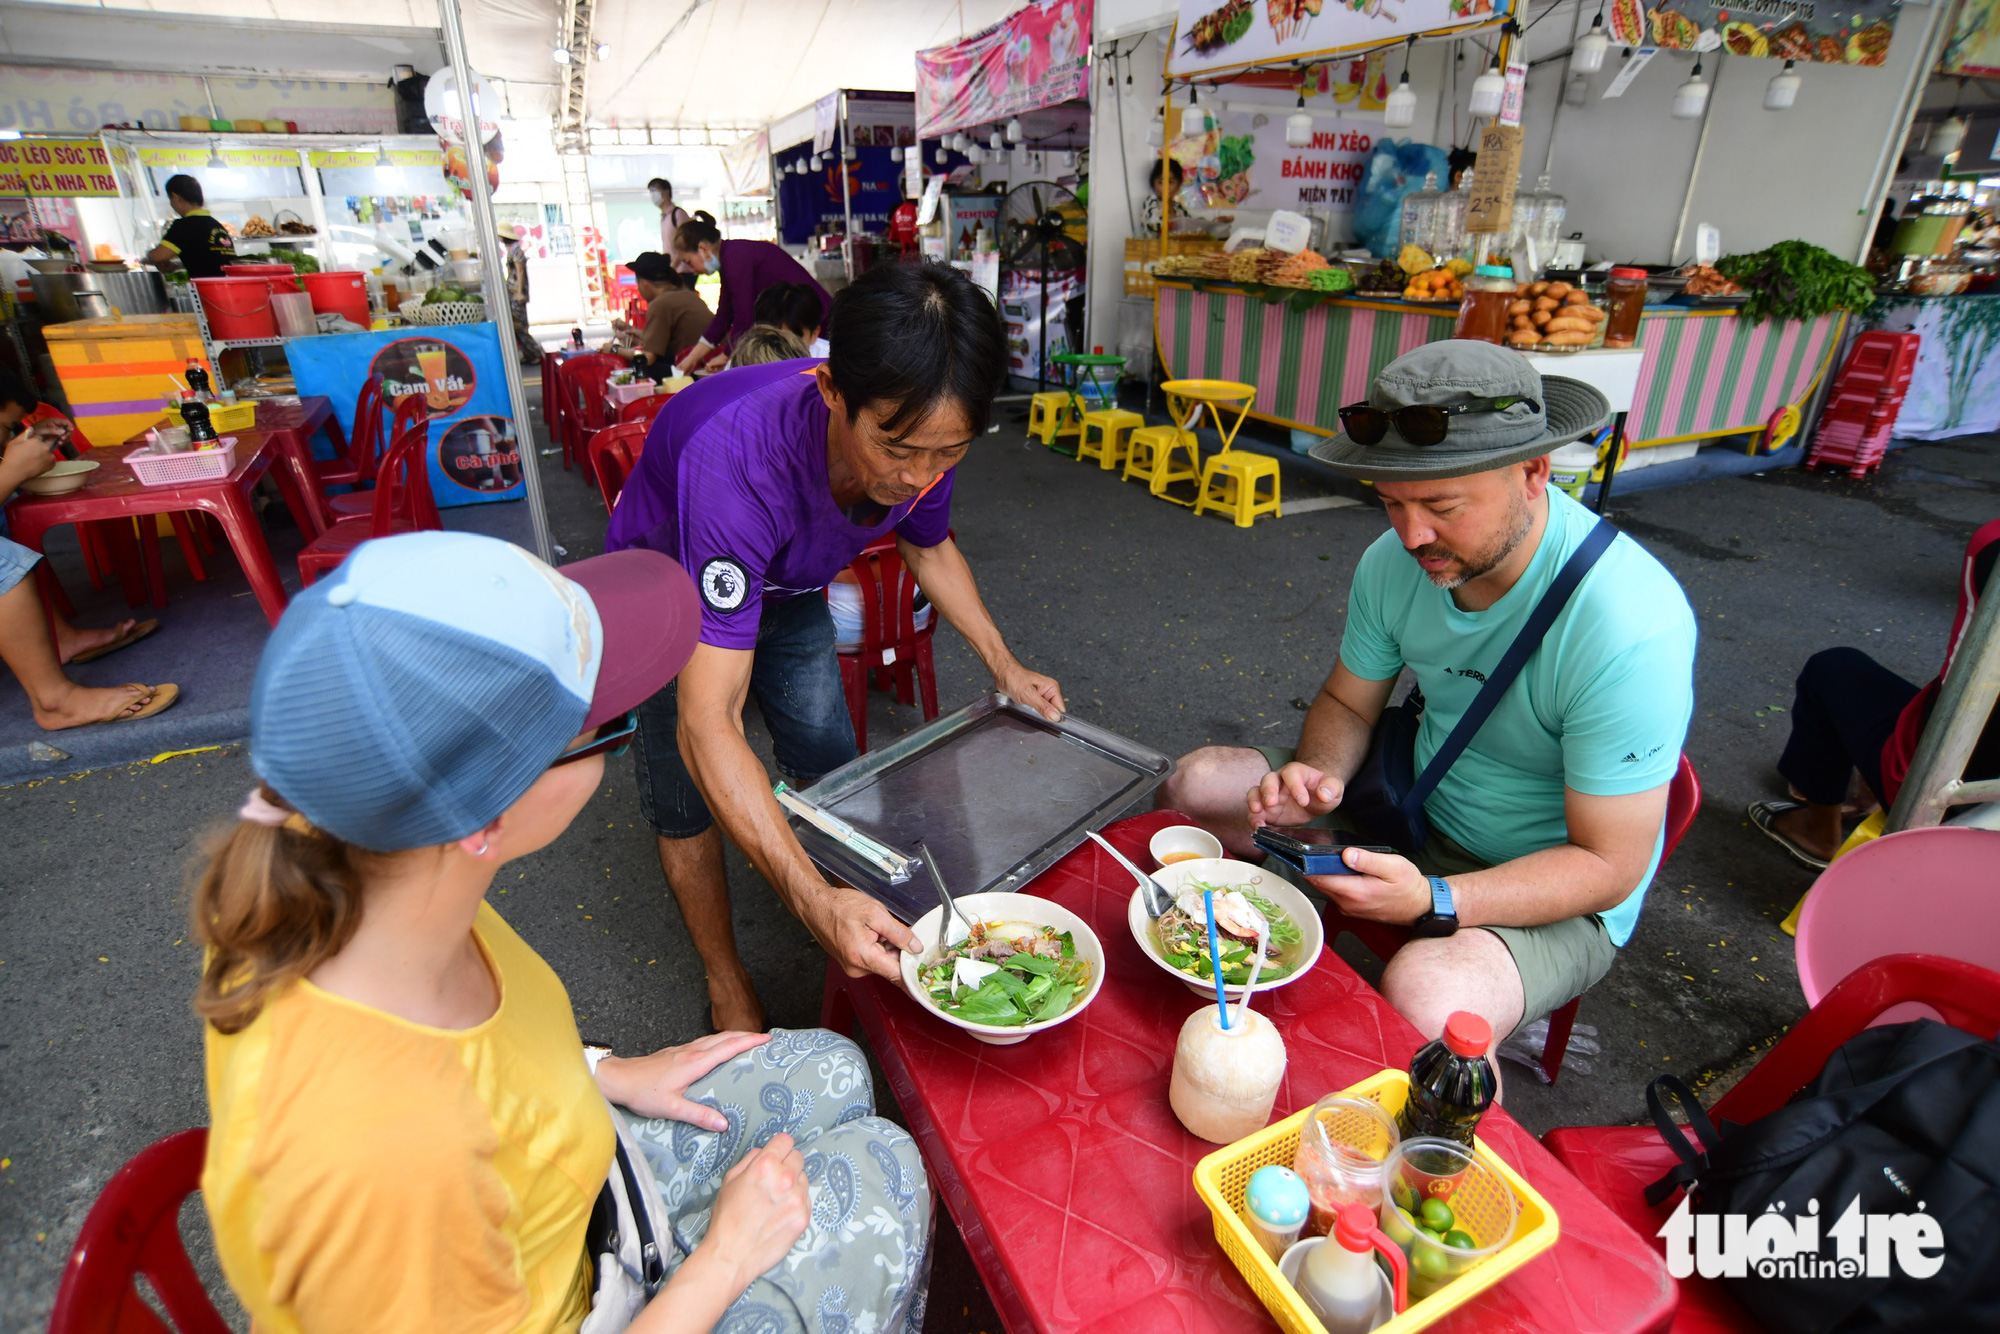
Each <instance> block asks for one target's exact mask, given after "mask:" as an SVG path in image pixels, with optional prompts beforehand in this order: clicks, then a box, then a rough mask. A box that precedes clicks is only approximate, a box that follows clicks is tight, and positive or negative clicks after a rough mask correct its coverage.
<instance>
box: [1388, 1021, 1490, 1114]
mask: <svg viewBox="0 0 2000 1334" xmlns="http://www.w3.org/2000/svg"><path fill="white" fill-rule="evenodd" d="M1491 1045H1493V1025H1491V1024H1489V1023H1487V1022H1486V1020H1484V1019H1482V1018H1481V1017H1480V1016H1478V1015H1476V1014H1472V1013H1469V1012H1467V1011H1465V1010H1457V1011H1454V1012H1453V1013H1452V1014H1451V1016H1450V1017H1449V1018H1447V1019H1446V1020H1445V1021H1444V1036H1443V1037H1441V1038H1439V1039H1437V1040H1436V1041H1435V1042H1432V1043H1430V1044H1429V1045H1427V1046H1426V1047H1425V1048H1424V1049H1423V1050H1422V1051H1420V1052H1418V1053H1417V1057H1416V1059H1415V1060H1413V1061H1411V1062H1410V1097H1409V1100H1408V1101H1407V1102H1405V1103H1404V1104H1403V1110H1402V1111H1401V1112H1399V1113H1397V1116H1396V1128H1397V1129H1398V1130H1400V1131H1402V1134H1403V1138H1404V1139H1409V1138H1410V1137H1411V1136H1413V1135H1435V1136H1437V1137H1439V1138H1441V1139H1449V1140H1456V1141H1458V1142H1459V1143H1460V1144H1463V1145H1465V1146H1466V1147H1467V1148H1470V1147H1471V1146H1472V1132H1473V1130H1474V1128H1475V1127H1477V1126H1478V1125H1479V1118H1480V1117H1482V1116H1484V1115H1486V1109H1487V1108H1488V1107H1491V1106H1492V1105H1493V1095H1494V1093H1495V1092H1496V1091H1497V1090H1498V1089H1499V1086H1500V1081H1499V1078H1498V1077H1497V1075H1496V1074H1495V1073H1494V1070H1493V1063H1492V1062H1491V1061H1489V1060H1487V1059H1486V1049H1487V1048H1488V1047H1490V1046H1491Z"/></svg>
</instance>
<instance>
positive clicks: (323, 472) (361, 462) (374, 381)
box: [313, 375, 390, 521]
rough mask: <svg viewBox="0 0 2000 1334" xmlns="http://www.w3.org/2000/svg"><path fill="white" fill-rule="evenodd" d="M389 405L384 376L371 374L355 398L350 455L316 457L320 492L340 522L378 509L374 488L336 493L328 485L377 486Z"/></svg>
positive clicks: (348, 446) (349, 446) (387, 434)
mask: <svg viewBox="0 0 2000 1334" xmlns="http://www.w3.org/2000/svg"><path fill="white" fill-rule="evenodd" d="M389 406H390V404H389V403H388V401H387V400H386V399H384V398H383V397H382V377H381V376H379V375H371V376H369V377H368V378H367V380H365V381H363V382H362V385H361V392H360V393H359V394H358V395H356V397H355V400H354V430H353V431H352V432H351V433H350V434H349V436H348V441H347V453H346V455H345V456H343V457H341V458H334V459H319V460H315V462H314V464H313V466H314V468H315V469H316V470H317V471H318V473H319V483H320V491H321V493H322V494H324V495H326V507H327V509H328V510H330V511H332V513H333V514H334V515H335V516H336V521H337V520H338V519H350V518H356V517H359V516H361V515H364V514H367V513H369V512H370V511H371V510H372V509H373V508H374V505H375V502H374V500H373V499H372V498H371V492H370V491H365V490H359V489H357V490H353V491H343V492H341V493H339V494H338V495H334V494H331V493H328V492H327V491H326V488H327V487H329V486H352V487H356V488H361V487H369V488H373V487H374V485H375V474H376V472H377V470H378V469H380V468H381V466H382V450H383V445H384V442H385V441H386V440H387V439H389V433H387V432H385V431H383V429H382V412H383V409H384V408H387V407H389Z"/></svg>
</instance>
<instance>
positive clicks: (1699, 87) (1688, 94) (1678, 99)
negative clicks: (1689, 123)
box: [1673, 60, 1708, 120]
mask: <svg viewBox="0 0 2000 1334" xmlns="http://www.w3.org/2000/svg"><path fill="white" fill-rule="evenodd" d="M1706 110H1708V85H1707V84H1705V83H1703V82H1702V80H1701V62H1700V61H1699V60H1697V61H1695V62H1694V71H1693V72H1692V73H1690V74H1689V75H1688V79H1687V82H1686V83H1684V84H1682V85H1681V86H1680V87H1678V88H1676V89H1674V107H1673V117H1674V119H1675V120H1700V119H1701V113H1702V112H1704V111H1706Z"/></svg>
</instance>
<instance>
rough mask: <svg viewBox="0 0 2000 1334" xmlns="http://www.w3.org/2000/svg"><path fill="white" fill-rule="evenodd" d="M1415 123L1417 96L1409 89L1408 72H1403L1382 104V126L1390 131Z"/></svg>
mask: <svg viewBox="0 0 2000 1334" xmlns="http://www.w3.org/2000/svg"><path fill="white" fill-rule="evenodd" d="M1416 123H1417V94H1416V90H1415V89H1413V88H1411V87H1410V72H1409V71H1408V70H1404V71H1403V77H1402V79H1401V80H1400V81H1399V82H1398V83H1397V84H1396V87H1395V89H1394V90H1393V91H1391V92H1390V94H1389V100H1388V101H1386V102H1384V103H1383V104H1382V124H1384V125H1385V126H1387V127H1388V128H1390V129H1392V130H1401V129H1405V128H1407V127H1409V126H1411V125H1415V124H1416Z"/></svg>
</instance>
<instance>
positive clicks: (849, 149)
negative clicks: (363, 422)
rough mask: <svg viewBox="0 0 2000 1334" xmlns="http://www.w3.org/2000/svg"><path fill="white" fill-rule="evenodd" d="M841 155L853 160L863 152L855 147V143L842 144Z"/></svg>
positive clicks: (849, 160)
mask: <svg viewBox="0 0 2000 1334" xmlns="http://www.w3.org/2000/svg"><path fill="white" fill-rule="evenodd" d="M840 156H841V157H842V158H843V159H844V160H846V161H848V162H852V161H854V159H855V158H857V157H860V156H861V154H860V153H859V152H858V151H857V150H856V149H855V147H854V145H853V144H842V145H841V146H840Z"/></svg>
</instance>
